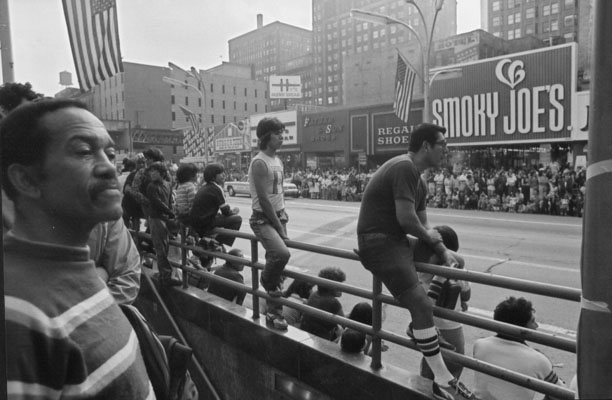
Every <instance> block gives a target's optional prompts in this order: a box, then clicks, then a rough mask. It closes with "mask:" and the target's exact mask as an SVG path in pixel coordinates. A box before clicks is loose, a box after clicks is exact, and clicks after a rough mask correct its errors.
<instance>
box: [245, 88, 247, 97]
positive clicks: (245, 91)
mask: <svg viewBox="0 0 612 400" xmlns="http://www.w3.org/2000/svg"><path fill="white" fill-rule="evenodd" d="M244 95H245V96H247V88H244Z"/></svg>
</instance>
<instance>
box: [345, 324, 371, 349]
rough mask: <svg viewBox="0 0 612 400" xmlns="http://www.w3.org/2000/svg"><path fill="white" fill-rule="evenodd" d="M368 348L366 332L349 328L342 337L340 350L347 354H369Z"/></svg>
mask: <svg viewBox="0 0 612 400" xmlns="http://www.w3.org/2000/svg"><path fill="white" fill-rule="evenodd" d="M366 346H368V341H367V335H366V334H365V333H364V332H361V331H358V330H355V329H351V328H347V329H345V330H344V331H343V332H342V336H340V348H341V349H342V351H344V352H346V353H351V354H367V353H366Z"/></svg>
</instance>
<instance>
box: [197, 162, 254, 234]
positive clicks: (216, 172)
mask: <svg viewBox="0 0 612 400" xmlns="http://www.w3.org/2000/svg"><path fill="white" fill-rule="evenodd" d="M204 180H205V181H206V184H205V185H203V186H202V187H201V188H200V190H198V192H197V193H196V195H195V199H194V200H193V205H192V206H191V215H190V224H191V226H192V227H193V228H194V229H195V231H196V232H197V233H198V235H200V236H208V235H210V232H211V231H212V230H213V229H214V228H215V227H219V228H227V229H233V230H236V231H239V230H240V227H241V226H242V217H241V216H240V215H238V212H239V210H238V208H236V207H234V208H231V207H230V205H229V204H228V203H227V201H226V200H225V194H224V193H223V185H224V184H225V168H224V167H223V165H221V164H217V163H212V164H208V165H207V166H206V167H205V168H204ZM216 240H217V241H218V242H219V243H221V244H224V245H227V246H232V245H233V244H234V240H236V238H235V237H234V236H224V235H217V236H216Z"/></svg>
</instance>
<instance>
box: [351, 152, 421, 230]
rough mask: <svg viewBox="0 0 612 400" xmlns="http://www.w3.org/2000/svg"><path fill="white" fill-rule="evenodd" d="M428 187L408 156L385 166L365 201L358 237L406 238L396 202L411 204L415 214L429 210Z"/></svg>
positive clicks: (361, 212)
mask: <svg viewBox="0 0 612 400" xmlns="http://www.w3.org/2000/svg"><path fill="white" fill-rule="evenodd" d="M426 198H427V185H426V184H425V182H424V181H423V180H422V178H421V176H420V174H419V171H418V170H417V168H416V166H415V165H414V163H413V162H412V160H411V159H410V158H409V157H408V155H406V154H404V155H400V156H396V157H394V158H392V159H390V160H389V161H387V162H386V163H384V164H383V165H382V166H381V167H380V168H379V169H378V170H377V171H376V173H375V174H374V175H373V176H372V178H371V179H370V182H369V183H368V185H367V186H366V189H365V192H364V193H363V198H362V201H361V209H360V212H359V221H358V222H357V233H358V234H363V233H385V234H388V235H392V236H398V237H401V236H405V235H406V232H404V230H403V229H402V227H401V225H400V223H399V221H398V220H397V216H396V212H395V211H396V210H395V200H400V199H403V200H408V201H409V202H411V203H413V204H414V208H415V211H417V212H418V211H423V210H425V204H426V203H425V201H426Z"/></svg>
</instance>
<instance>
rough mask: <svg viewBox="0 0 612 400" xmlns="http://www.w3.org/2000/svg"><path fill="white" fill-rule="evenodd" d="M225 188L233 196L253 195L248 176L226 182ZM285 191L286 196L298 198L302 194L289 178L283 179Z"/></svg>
mask: <svg viewBox="0 0 612 400" xmlns="http://www.w3.org/2000/svg"><path fill="white" fill-rule="evenodd" d="M225 190H227V194H229V195H230V196H232V197H234V196H236V195H237V194H240V195H246V196H249V197H250V196H251V191H250V189H249V180H248V177H246V176H245V177H244V178H243V179H241V180H239V181H228V182H225ZM283 192H284V193H285V197H296V198H297V197H299V196H300V192H299V191H298V188H297V186H295V184H293V183H291V182H288V181H287V180H285V181H283Z"/></svg>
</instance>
